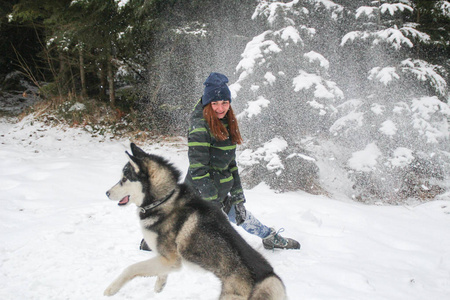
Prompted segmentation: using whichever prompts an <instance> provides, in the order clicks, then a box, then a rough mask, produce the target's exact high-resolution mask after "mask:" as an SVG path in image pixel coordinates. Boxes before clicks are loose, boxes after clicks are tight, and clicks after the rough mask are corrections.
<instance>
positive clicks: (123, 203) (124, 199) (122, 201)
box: [118, 196, 130, 205]
mask: <svg viewBox="0 0 450 300" xmlns="http://www.w3.org/2000/svg"><path fill="white" fill-rule="evenodd" d="M129 200H130V196H126V197H123V199H122V200H120V201H119V203H118V205H125V204H127V203H128V201H129Z"/></svg>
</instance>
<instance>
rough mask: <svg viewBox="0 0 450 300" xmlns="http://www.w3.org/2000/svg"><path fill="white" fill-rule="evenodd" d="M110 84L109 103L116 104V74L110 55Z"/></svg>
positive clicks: (108, 62)
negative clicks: (114, 73)
mask: <svg viewBox="0 0 450 300" xmlns="http://www.w3.org/2000/svg"><path fill="white" fill-rule="evenodd" d="M107 64H108V85H109V103H110V104H111V106H113V107H114V106H115V105H116V93H115V90H114V75H113V65H112V56H109V57H108V61H107Z"/></svg>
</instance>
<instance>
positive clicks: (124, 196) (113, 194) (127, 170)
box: [106, 162, 145, 206]
mask: <svg viewBox="0 0 450 300" xmlns="http://www.w3.org/2000/svg"><path fill="white" fill-rule="evenodd" d="M106 195H107V196H108V198H109V199H111V200H113V201H119V203H118V205H120V206H124V205H127V204H129V203H130V202H131V203H134V204H136V205H137V206H141V205H142V203H143V201H144V197H145V194H144V189H143V185H142V183H141V181H140V180H139V176H138V175H137V172H136V170H135V169H134V167H133V166H132V162H128V163H127V164H126V165H125V167H124V168H123V171H122V179H120V181H119V182H118V183H117V184H116V185H114V186H113V187H112V188H111V189H109V190H108V191H107V192H106Z"/></svg>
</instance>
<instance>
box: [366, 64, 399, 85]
mask: <svg viewBox="0 0 450 300" xmlns="http://www.w3.org/2000/svg"><path fill="white" fill-rule="evenodd" d="M368 79H369V80H378V81H379V82H381V83H383V84H384V85H385V86H387V85H388V84H389V83H390V82H391V81H393V80H394V79H400V76H399V75H398V74H397V72H396V68H395V67H385V68H380V67H375V68H373V69H372V70H370V71H369V77H368Z"/></svg>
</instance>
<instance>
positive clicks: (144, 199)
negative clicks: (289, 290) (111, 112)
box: [105, 144, 286, 300]
mask: <svg viewBox="0 0 450 300" xmlns="http://www.w3.org/2000/svg"><path fill="white" fill-rule="evenodd" d="M131 150H132V155H130V154H129V153H128V152H127V154H128V156H129V158H130V161H129V162H128V163H127V164H126V165H125V167H124V169H123V177H122V179H121V180H120V181H119V183H117V184H116V185H115V186H113V187H112V188H111V189H110V190H109V191H108V192H107V196H108V197H109V198H110V199H111V200H116V201H119V205H127V204H129V203H134V204H135V205H136V206H137V207H138V214H139V219H140V223H141V227H142V231H143V235H144V239H145V241H146V242H147V244H148V245H149V246H150V248H151V249H152V250H153V251H154V252H155V253H156V254H157V256H156V257H154V258H151V259H149V260H146V261H142V262H139V263H136V264H133V265H131V266H129V267H128V268H126V269H125V270H124V271H123V272H122V274H121V275H120V276H119V277H118V278H117V279H115V280H114V281H113V282H112V283H111V284H110V286H109V287H108V288H107V289H106V290H105V295H108V296H111V295H114V294H115V293H117V292H118V291H119V290H120V289H121V288H122V286H123V285H124V284H126V283H127V282H128V281H130V280H131V279H133V278H134V277H136V276H157V281H156V284H155V291H156V292H160V291H162V289H163V288H164V285H165V283H166V280H167V276H168V274H169V273H171V272H173V271H176V270H178V269H180V267H181V264H182V262H183V261H186V262H190V263H193V264H195V265H198V266H200V267H202V268H203V269H205V270H208V271H210V272H212V273H213V274H215V275H216V276H217V277H218V278H219V279H220V280H221V282H222V291H221V293H220V298H219V299H222V300H225V299H253V300H256V299H259V300H263V299H264V300H270V299H285V298H286V292H285V287H284V284H283V282H282V281H281V279H280V278H279V277H278V276H277V275H276V274H275V273H274V271H273V268H272V267H271V265H270V264H269V263H268V262H267V260H266V259H265V258H264V257H263V256H262V255H261V254H260V253H259V252H257V251H256V250H254V249H253V248H252V247H251V246H250V245H248V243H247V242H245V240H244V239H243V238H242V237H241V236H240V235H239V234H238V233H237V232H236V230H235V229H234V228H233V227H232V226H231V224H230V223H229V221H228V219H227V217H226V216H225V214H224V213H223V212H222V211H221V210H220V209H219V208H217V207H216V206H215V205H213V204H211V203H209V202H207V201H204V200H202V199H201V198H199V197H198V196H197V195H196V194H195V193H193V192H191V191H190V190H189V188H188V187H187V186H185V185H184V184H178V181H179V179H180V172H179V171H178V170H176V169H175V168H174V167H173V166H172V165H171V164H170V163H168V162H167V161H166V160H165V159H163V158H162V157H159V156H156V155H151V154H147V153H145V152H144V151H143V150H141V149H140V148H138V147H137V146H136V145H134V144H131Z"/></svg>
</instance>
